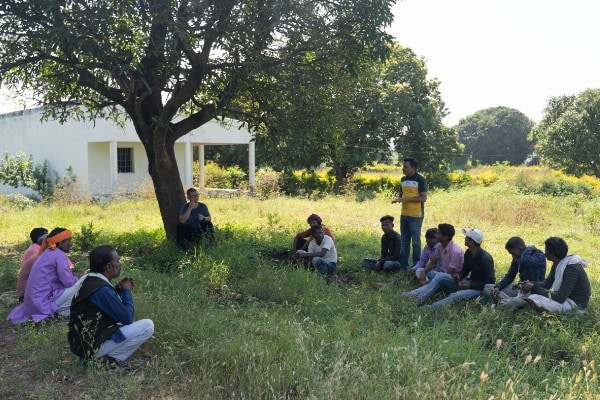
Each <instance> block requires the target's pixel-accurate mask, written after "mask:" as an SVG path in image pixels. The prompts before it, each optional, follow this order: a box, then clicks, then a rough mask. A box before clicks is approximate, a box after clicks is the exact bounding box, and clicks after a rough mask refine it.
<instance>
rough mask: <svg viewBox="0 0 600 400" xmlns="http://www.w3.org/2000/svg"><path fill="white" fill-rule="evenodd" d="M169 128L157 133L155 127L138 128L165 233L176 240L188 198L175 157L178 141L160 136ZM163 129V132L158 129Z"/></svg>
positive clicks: (165, 133)
mask: <svg viewBox="0 0 600 400" xmlns="http://www.w3.org/2000/svg"><path fill="white" fill-rule="evenodd" d="M167 129H168V128H167ZM167 129H161V128H158V129H157V130H156V131H154V132H153V131H152V130H151V129H150V131H149V132H144V131H138V135H139V136H140V138H141V139H142V143H143V144H144V148H145V150H146V155H147V156H148V173H149V174H150V177H151V178H152V183H153V185H154V193H155V194H156V200H157V201H158V208H159V210H160V216H161V218H162V222H163V227H164V229H165V233H166V235H167V238H168V239H174V238H175V230H176V228H177V224H178V223H179V210H180V209H181V206H182V205H183V204H184V203H185V201H186V199H185V194H184V190H183V184H182V182H181V176H180V175H179V168H178V167H177V160H176V158H175V142H174V141H173V140H170V139H167V140H159V139H157V137H161V136H162V135H167V134H168V133H167V132H166V130H167ZM159 130H162V132H158V131H159Z"/></svg>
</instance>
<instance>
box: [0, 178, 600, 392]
mask: <svg viewBox="0 0 600 400" xmlns="http://www.w3.org/2000/svg"><path fill="white" fill-rule="evenodd" d="M204 201H205V202H206V203H207V204H208V206H209V208H210V210H211V214H212V215H213V221H214V222H215V223H216V225H217V241H218V243H217V244H216V245H214V246H212V247H205V248H198V249H197V251H190V252H187V253H181V252H179V251H178V250H177V249H176V248H175V247H174V246H173V245H172V244H170V243H165V242H164V233H163V231H162V229H161V225H160V224H161V221H160V216H159V214H158V208H157V206H156V204H155V203H154V202H153V201H152V200H135V201H128V202H120V203H112V204H109V205H99V204H74V205H69V206H64V205H62V206H59V205H52V206H48V205H38V206H35V207H33V208H29V209H26V210H16V209H14V208H11V207H10V205H9V203H8V201H7V199H6V198H1V199H0V208H2V213H1V215H0V238H1V239H0V252H1V255H0V289H1V290H2V291H6V290H13V287H14V285H15V283H16V275H17V271H18V261H19V258H20V255H21V253H22V251H24V250H25V248H26V247H27V245H28V243H27V237H28V233H29V230H30V229H31V228H32V227H34V226H46V227H47V228H50V229H51V228H53V227H56V226H61V227H66V228H69V229H71V230H73V231H74V233H75V235H74V244H75V248H74V251H73V253H72V254H71V259H72V260H73V262H74V263H75V264H76V266H77V269H78V270H79V271H80V272H81V271H83V270H85V269H86V262H85V255H86V253H87V250H86V251H84V250H82V247H83V248H86V249H87V248H89V247H90V246H93V245H99V244H111V245H114V246H115V247H117V248H118V250H119V252H120V254H122V256H123V259H122V261H123V274H125V275H130V276H134V277H135V278H136V283H137V285H136V289H135V291H134V300H135V302H136V319H141V318H151V319H153V320H154V322H155V335H154V337H153V338H152V339H151V340H150V341H149V342H147V343H146V344H145V345H144V346H142V348H141V349H140V350H139V351H138V352H137V353H135V354H134V355H133V357H132V359H131V360H132V361H133V363H134V368H133V369H132V370H131V371H127V372H119V371H117V372H115V371H96V370H89V371H86V370H84V369H83V368H82V367H80V366H79V365H78V363H77V359H76V357H75V356H73V355H72V354H70V353H69V350H68V345H67V342H66V323H65V322H64V321H49V322H46V323H40V324H38V325H37V326H36V325H34V324H32V323H27V324H23V325H21V326H16V327H14V328H13V327H12V325H10V324H9V323H8V322H6V321H4V322H2V331H3V332H7V333H11V332H12V330H13V329H14V331H15V333H14V334H15V335H16V340H15V342H14V343H12V342H11V344H10V349H7V345H6V344H5V345H4V346H3V347H0V348H2V349H3V350H2V357H3V363H2V364H3V366H2V367H1V368H2V375H0V398H6V399H23V398H31V399H34V398H35V399H53V398H68V399H93V398H121V399H293V398H297V399H433V398H451V399H490V398H494V399H520V398H524V399H581V398H584V399H586V398H587V399H593V398H599V397H600V385H599V384H598V377H597V372H596V371H595V360H596V359H600V348H599V347H598V339H599V333H600V323H598V322H597V317H598V310H599V307H600V303H599V302H598V298H597V294H596V293H598V291H599V289H600V287H599V282H600V275H599V273H598V261H597V255H598V249H599V248H600V238H599V235H598V233H599V232H598V229H597V225H596V223H595V221H598V218H597V215H596V214H600V211H598V210H599V208H598V202H597V200H595V199H594V198H585V197H581V196H565V197H546V196H536V195H523V194H519V193H516V192H515V191H513V190H512V189H511V188H510V186H509V185H507V184H506V183H505V182H503V181H502V180H499V181H497V182H495V183H494V184H492V185H490V186H487V187H468V188H465V189H460V190H451V191H438V192H432V193H430V196H429V200H428V201H427V204H426V217H425V220H424V224H423V229H424V230H425V229H426V228H429V227H433V226H436V225H437V224H438V223H442V222H447V223H451V224H453V225H454V226H455V227H456V228H461V227H468V228H479V229H481V230H482V231H483V232H484V235H485V237H484V242H483V245H482V247H483V248H485V249H486V250H488V251H489V252H490V253H491V254H492V255H493V256H494V259H495V262H496V276H497V279H500V278H501V277H502V276H503V275H504V273H505V272H506V270H507V269H508V266H509V263H510V256H509V254H508V253H507V252H506V251H505V250H504V243H505V242H506V240H507V239H508V238H509V237H511V236H515V235H518V236H521V237H523V238H524V239H525V241H526V242H527V243H528V244H535V245H537V246H538V247H540V248H543V242H544V240H545V239H546V238H547V237H549V236H561V237H563V238H564V239H565V240H566V241H567V243H568V244H569V246H570V253H577V254H579V255H581V256H583V257H584V258H586V259H587V260H588V262H589V263H590V266H589V267H588V268H587V273H588V275H589V276H590V279H591V281H592V292H593V295H592V299H591V302H590V308H589V310H588V313H587V314H586V315H584V316H577V315H574V314H568V315H562V316H556V315H547V314H542V315H540V314H537V313H535V312H533V311H531V310H521V311H517V312H513V311H510V310H503V309H497V308H495V307H493V306H481V305H479V304H478V303H477V302H475V301H471V302H468V303H458V304H455V305H453V306H451V307H447V308H442V309H439V310H430V309H428V308H426V307H419V306H417V305H416V304H415V303H413V302H412V301H408V300H406V299H405V298H404V297H403V293H404V292H406V291H407V290H409V289H411V288H412V287H413V284H412V283H411V282H409V281H405V282H402V283H401V284H399V285H396V286H394V287H392V288H389V289H387V290H383V291H376V290H373V289H372V288H371V287H370V285H369V282H371V281H382V282H389V281H392V280H394V279H395V278H396V277H397V276H394V275H389V276H385V275H377V274H374V273H369V272H366V271H363V270H362V268H361V267H360V262H361V259H362V258H363V257H367V256H370V257H372V256H377V254H378V251H379V238H380V236H381V231H380V228H379V217H381V216H382V215H384V214H392V215H394V216H396V217H398V215H399V213H400V206H399V205H391V204H390V201H389V198H385V196H376V198H375V199H373V200H368V201H364V202H357V201H356V200H355V199H354V198H353V197H351V196H347V197H326V198H325V199H322V200H319V201H309V200H303V199H298V198H287V197H277V198H273V199H269V200H265V201H261V200H258V199H255V198H248V197H231V198H225V197H218V198H217V197H215V198H207V199H204ZM313 212H316V213H318V214H319V215H320V216H321V217H322V218H323V221H324V223H325V224H326V225H328V226H329V227H330V228H331V229H332V231H333V232H334V234H335V235H336V239H337V243H338V248H339V253H340V261H339V263H338V272H339V275H341V276H342V278H343V279H342V280H341V281H340V282H338V283H332V284H330V285H326V284H325V282H324V280H323V279H322V278H321V277H319V276H318V275H316V274H315V273H311V272H309V271H306V270H305V269H303V268H301V267H298V266H296V265H294V264H293V263H292V262H291V261H290V260H289V246H290V244H291V240H292V237H293V235H294V234H295V233H296V232H297V231H300V230H303V229H306V227H307V224H306V222H305V220H306V217H307V216H308V215H309V214H310V213H313ZM455 241H456V242H457V243H459V244H461V245H462V243H463V236H462V235H461V234H460V233H457V235H456V237H455ZM0 307H1V308H0V310H1V312H2V315H3V316H6V315H7V314H8V312H9V311H10V308H9V307H6V306H4V305H0ZM11 334H12V333H11ZM5 349H6V352H5V351H4V350H5ZM9 350H10V351H9ZM32 366H34V367H32ZM15 370H16V371H17V372H19V373H15V372H14V371H15Z"/></svg>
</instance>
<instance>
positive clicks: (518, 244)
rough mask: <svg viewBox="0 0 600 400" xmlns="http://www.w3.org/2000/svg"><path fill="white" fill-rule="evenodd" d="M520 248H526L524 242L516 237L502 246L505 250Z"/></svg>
mask: <svg viewBox="0 0 600 400" xmlns="http://www.w3.org/2000/svg"><path fill="white" fill-rule="evenodd" d="M520 247H522V248H524V247H526V246H525V241H524V240H523V239H521V238H520V237H518V236H513V237H511V238H510V239H508V240H507V241H506V244H505V245H504V248H505V249H506V250H512V249H518V248H520Z"/></svg>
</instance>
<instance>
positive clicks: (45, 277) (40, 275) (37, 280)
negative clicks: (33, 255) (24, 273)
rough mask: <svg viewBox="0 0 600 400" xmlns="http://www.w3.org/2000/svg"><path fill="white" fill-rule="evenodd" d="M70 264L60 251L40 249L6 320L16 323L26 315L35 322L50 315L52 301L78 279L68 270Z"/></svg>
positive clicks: (25, 319)
mask: <svg viewBox="0 0 600 400" xmlns="http://www.w3.org/2000/svg"><path fill="white" fill-rule="evenodd" d="M70 264H71V263H70V261H69V258H68V257H67V255H66V254H65V253H64V252H63V251H62V250H60V249H58V248H57V249H55V250H50V249H46V250H44V252H43V253H42V254H41V255H40V256H39V257H38V259H37V260H36V261H35V263H34V264H33V267H32V268H31V273H30V274H29V279H28V280H27V285H26V286H25V301H24V302H23V303H21V304H19V305H18V306H17V307H15V308H14V309H13V310H12V311H11V313H10V314H9V315H8V317H7V318H6V319H7V320H11V321H12V322H13V323H15V324H18V323H21V322H25V321H27V320H28V319H29V318H31V319H32V320H33V322H39V321H41V320H43V319H44V318H50V317H52V316H54V313H55V312H56V310H58V307H57V306H56V303H55V302H54V300H55V299H57V298H58V297H59V296H60V295H61V294H62V293H63V292H64V291H65V289H66V288H69V287H71V286H73V285H74V284H75V282H77V279H78V278H77V277H76V276H75V275H73V273H72V272H71V271H70V270H69V265H70Z"/></svg>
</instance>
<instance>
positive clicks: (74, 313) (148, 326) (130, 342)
mask: <svg viewBox="0 0 600 400" xmlns="http://www.w3.org/2000/svg"><path fill="white" fill-rule="evenodd" d="M89 259H90V273H88V274H87V275H85V279H80V280H79V281H78V282H77V283H76V284H75V285H74V286H73V289H74V291H73V292H74V295H73V300H72V302H71V315H70V320H69V332H68V333H67V338H68V340H69V347H70V349H71V351H72V352H73V353H74V354H75V355H78V356H79V357H80V362H81V363H82V364H86V363H87V362H88V361H89V360H93V359H96V358H98V359H100V360H101V363H102V364H103V365H105V366H106V367H108V368H116V367H121V368H125V367H128V366H129V363H127V362H126V361H125V360H126V359H127V358H128V357H129V356H131V355H132V354H133V353H134V352H135V351H136V350H137V349H138V347H140V346H141V345H142V344H143V343H144V342H145V341H146V340H148V339H149V338H150V337H151V336H152V335H153V334H154V323H153V322H152V320H150V319H142V320H139V321H136V322H134V321H133V315H134V307H133V297H132V296H131V290H132V289H133V287H134V284H135V282H134V280H133V278H127V277H126V278H123V280H121V282H120V283H119V284H118V285H117V286H116V287H113V286H112V285H111V283H110V281H111V280H112V279H114V278H116V277H118V276H119V275H120V274H121V262H120V261H119V255H118V254H117V252H116V250H115V249H114V248H113V247H111V246H100V247H96V248H95V249H93V250H92V251H91V252H90V256H89Z"/></svg>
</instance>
